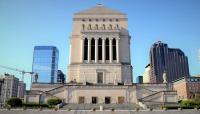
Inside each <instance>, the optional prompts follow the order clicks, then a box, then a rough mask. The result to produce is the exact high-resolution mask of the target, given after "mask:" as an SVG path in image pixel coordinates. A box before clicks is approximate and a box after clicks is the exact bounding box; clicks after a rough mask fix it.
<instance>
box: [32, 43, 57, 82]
mask: <svg viewBox="0 0 200 114" xmlns="http://www.w3.org/2000/svg"><path fill="white" fill-rule="evenodd" d="M58 58H59V51H58V49H57V48H56V47H54V46H35V48H34V54H33V66H32V71H33V72H34V73H38V75H39V76H38V82H46V83H54V82H55V81H56V78H57V72H58Z"/></svg>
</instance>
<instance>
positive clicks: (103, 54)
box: [68, 4, 132, 84]
mask: <svg viewBox="0 0 200 114" xmlns="http://www.w3.org/2000/svg"><path fill="white" fill-rule="evenodd" d="M127 28H128V25H127V16H126V14H124V13H121V12H119V11H116V10H112V9H110V8H107V7H104V6H103V5H101V4H98V5H97V6H96V7H93V8H91V9H88V10H84V11H81V12H78V13H76V14H75V15H74V17H73V28H72V33H71V37H70V64H69V66H68V81H72V80H76V81H77V82H85V81H87V82H89V83H100V84H101V83H102V84H108V83H113V82H114V80H115V79H117V81H118V82H131V81H132V66H131V60H130V35H129V32H128V30H127Z"/></svg>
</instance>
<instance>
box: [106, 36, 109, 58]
mask: <svg viewBox="0 0 200 114" xmlns="http://www.w3.org/2000/svg"><path fill="white" fill-rule="evenodd" d="M109 57H110V52H109V39H106V60H109Z"/></svg>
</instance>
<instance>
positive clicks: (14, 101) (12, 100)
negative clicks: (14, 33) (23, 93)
mask: <svg viewBox="0 0 200 114" xmlns="http://www.w3.org/2000/svg"><path fill="white" fill-rule="evenodd" d="M6 104H7V105H10V106H11V107H17V106H22V100H21V99H20V98H10V99H8V100H7V101H6Z"/></svg>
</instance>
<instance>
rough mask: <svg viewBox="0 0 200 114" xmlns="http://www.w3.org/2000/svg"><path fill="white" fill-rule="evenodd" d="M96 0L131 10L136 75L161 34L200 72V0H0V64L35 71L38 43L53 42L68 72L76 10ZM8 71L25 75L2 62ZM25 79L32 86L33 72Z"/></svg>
mask: <svg viewBox="0 0 200 114" xmlns="http://www.w3.org/2000/svg"><path fill="white" fill-rule="evenodd" d="M98 3H102V4H104V5H105V6H107V7H110V8H113V9H117V10H119V11H121V12H124V13H126V14H127V15H128V24H129V32H130V35H131V37H132V39H131V58H132V65H133V72H134V79H135V78H136V76H138V75H142V74H143V72H144V67H145V66H146V65H147V64H148V63H149V50H150V47H151V45H152V44H153V43H154V42H156V41H158V40H160V41H162V42H164V43H167V44H168V46H169V47H171V48H180V49H181V50H182V51H184V52H185V54H186V55H187V56H188V60H189V68H190V74H191V75H197V74H198V73H200V63H199V62H198V49H199V48H200V0H0V52H1V54H0V65H5V66H10V67H14V68H18V69H22V70H26V71H31V69H32V58H33V48H34V46H35V45H54V46H56V47H57V48H58V49H59V52H60V55H59V56H60V58H59V69H61V70H62V71H63V72H64V73H66V72H67V70H66V69H67V65H68V63H69V61H68V60H69V36H70V33H71V27H72V17H73V14H74V13H75V12H78V11H81V10H84V9H88V8H90V7H94V6H95V5H96V4H98ZM4 72H7V73H11V74H15V75H16V76H17V77H20V76H21V75H20V73H18V72H13V71H10V70H5V69H2V68H0V74H3V73H4ZM25 81H26V82H27V84H28V87H27V88H29V87H30V77H29V75H26V78H25Z"/></svg>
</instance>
